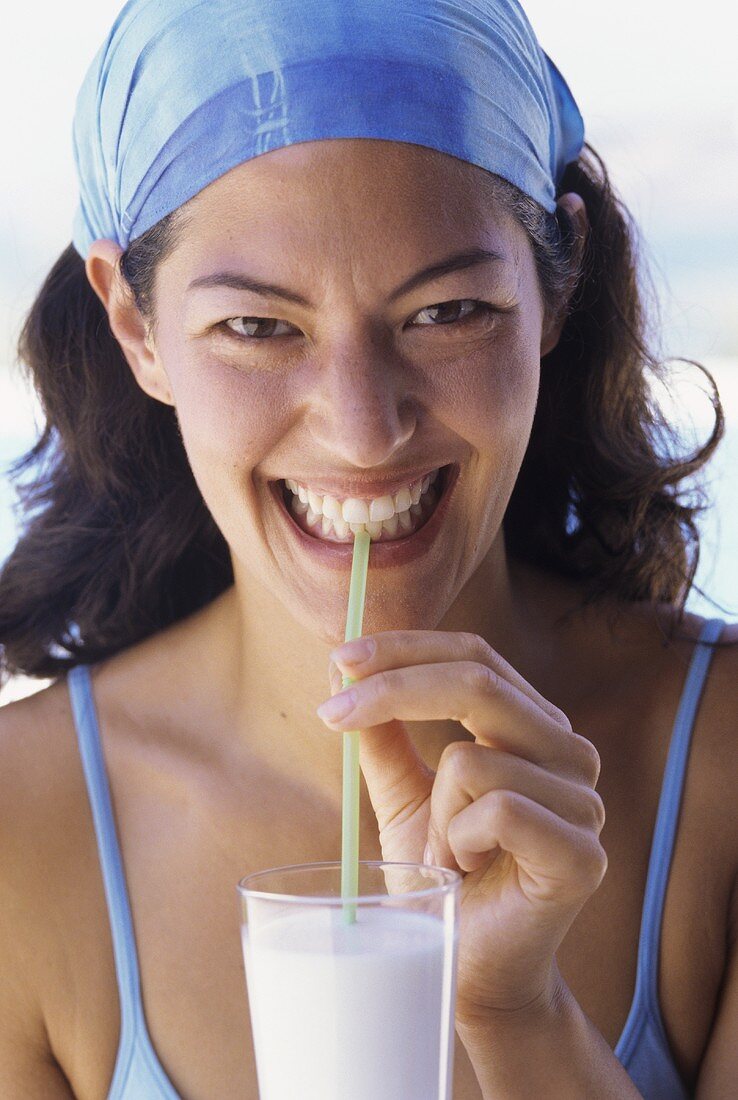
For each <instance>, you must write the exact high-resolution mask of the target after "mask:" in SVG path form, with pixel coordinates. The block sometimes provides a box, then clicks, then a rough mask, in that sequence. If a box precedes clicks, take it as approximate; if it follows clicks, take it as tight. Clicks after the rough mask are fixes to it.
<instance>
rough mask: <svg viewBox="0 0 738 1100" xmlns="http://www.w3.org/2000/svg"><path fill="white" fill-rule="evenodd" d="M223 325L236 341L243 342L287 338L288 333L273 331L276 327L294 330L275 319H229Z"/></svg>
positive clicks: (284, 322) (291, 326)
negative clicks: (276, 337) (242, 340)
mask: <svg viewBox="0 0 738 1100" xmlns="http://www.w3.org/2000/svg"><path fill="white" fill-rule="evenodd" d="M223 324H224V325H225V327H226V328H227V329H228V330H229V331H230V332H231V333H233V335H234V336H236V338H237V339H238V338H241V339H245V340H264V339H266V338H267V337H269V336H288V335H289V333H285V332H275V331H274V330H275V328H276V326H278V325H285V326H286V327H287V328H288V329H292V328H294V326H293V325H288V324H287V322H286V321H279V320H277V318H276V317H230V318H229V319H228V320H227V321H224V322H223ZM259 329H261V331H259ZM264 330H266V331H264Z"/></svg>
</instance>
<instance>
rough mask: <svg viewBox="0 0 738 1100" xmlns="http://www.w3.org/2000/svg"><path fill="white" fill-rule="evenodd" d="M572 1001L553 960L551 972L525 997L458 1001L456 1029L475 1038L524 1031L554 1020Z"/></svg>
mask: <svg viewBox="0 0 738 1100" xmlns="http://www.w3.org/2000/svg"><path fill="white" fill-rule="evenodd" d="M571 998H572V994H571V991H570V990H569V987H568V986H567V985H566V983H565V981H564V979H563V978H562V976H561V974H560V973H559V969H558V967H557V966H556V962H555V960H554V962H553V964H552V966H551V970H550V972H549V974H548V976H547V978H546V979H545V981H544V982H543V983H542V985H541V986H540V988H539V989H538V990H537V991H536V992H532V993H530V994H529V995H528V996H527V997H525V998H520V997H518V998H516V999H511V1000H509V1001H505V1002H503V1001H500V1000H498V1001H496V1002H495V1003H494V1004H493V1003H491V1002H490V1003H486V1004H482V1003H474V1004H471V1003H469V1002H464V1001H461V1000H459V1001H457V1004H456V1028H457V1031H458V1032H459V1034H460V1035H461V1034H462V1032H465V1033H468V1034H469V1035H474V1034H476V1033H482V1034H486V1033H488V1032H490V1031H494V1032H498V1031H503V1032H504V1031H505V1030H509V1029H511V1028H512V1029H519V1028H522V1029H527V1028H530V1027H531V1026H534V1025H536V1024H540V1023H545V1022H546V1021H547V1020H551V1019H555V1018H556V1017H557V1016H558V1015H559V1014H560V1013H561V1012H562V1011H563V1010H564V1009H565V1006H566V1004H567V1002H568V1001H569V1000H570V999H571Z"/></svg>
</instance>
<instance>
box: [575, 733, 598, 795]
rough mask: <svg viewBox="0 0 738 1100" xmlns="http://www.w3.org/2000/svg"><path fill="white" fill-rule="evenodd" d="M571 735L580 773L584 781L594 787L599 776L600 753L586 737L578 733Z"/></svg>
mask: <svg viewBox="0 0 738 1100" xmlns="http://www.w3.org/2000/svg"><path fill="white" fill-rule="evenodd" d="M572 736H573V737H574V738H575V741H574V745H575V748H576V753H577V763H578V764H579V767H580V769H581V772H582V775H583V777H584V779H585V781H586V782H587V783H588V784H589V785H590V786H591V787H594V786H596V784H597V780H598V779H599V778H600V769H601V767H602V761H601V760H600V754H599V753H598V751H597V749H596V748H595V747H594V745H593V744H592V742H591V741H589V740H588V739H587V738H586V737H582V736H581V734H579V733H574V734H572Z"/></svg>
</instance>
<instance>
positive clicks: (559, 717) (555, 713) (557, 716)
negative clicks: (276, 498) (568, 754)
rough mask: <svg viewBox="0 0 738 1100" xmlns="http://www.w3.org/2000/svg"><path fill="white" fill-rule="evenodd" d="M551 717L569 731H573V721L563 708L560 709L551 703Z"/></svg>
mask: <svg viewBox="0 0 738 1100" xmlns="http://www.w3.org/2000/svg"><path fill="white" fill-rule="evenodd" d="M551 717H552V718H553V720H554V722H556V724H557V725H558V726H561V728H562V729H563V730H565V731H566V732H567V733H573V730H572V725H571V722H570V721H569V718H568V717H567V715H566V714H564V712H563V710H559V708H558V707H557V706H554V705H553V704H551Z"/></svg>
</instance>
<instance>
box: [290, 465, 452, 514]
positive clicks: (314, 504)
mask: <svg viewBox="0 0 738 1100" xmlns="http://www.w3.org/2000/svg"><path fill="white" fill-rule="evenodd" d="M437 475H438V470H434V471H433V473H432V474H428V475H427V476H426V477H424V478H422V480H420V481H413V482H411V483H410V484H409V485H404V486H403V487H402V489H399V490H398V492H396V493H395V494H394V495H393V496H390V495H389V494H388V495H387V496H382V497H374V499H373V500H360V499H359V498H357V497H348V498H347V499H346V500H338V498H337V497H333V496H329V495H328V494H325V495H321V494H320V493H316V492H315V491H314V490H313V489H309V488H307V487H306V486H305V485H300V484H298V482H296V481H293V480H291V479H290V478H287V482H286V483H287V488H288V489H289V490H290V492H291V493H293V494H294V495H295V496H296V497H297V498H298V500H299V501H300V503H301V504H302V505H303V506H305V508H306V509H309V510H310V511H311V512H312V513H313V514H314V515H315V516H316V517H317V516H327V518H328V519H332V520H343V521H344V523H370V522H379V523H381V522H382V521H383V520H389V519H392V516H394V515H395V513H397V514H398V515H401V514H402V513H403V512H407V511H408V510H409V509H410V508H411V507H413V506H414V505H416V504H417V503H418V501H419V500H420V498H421V496H422V495H423V493H425V492H426V490H427V489H428V488H429V486H431V485H432V484H433V482H434V481H435V480H436V477H437ZM296 503H297V502H296V501H295V504H296Z"/></svg>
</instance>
